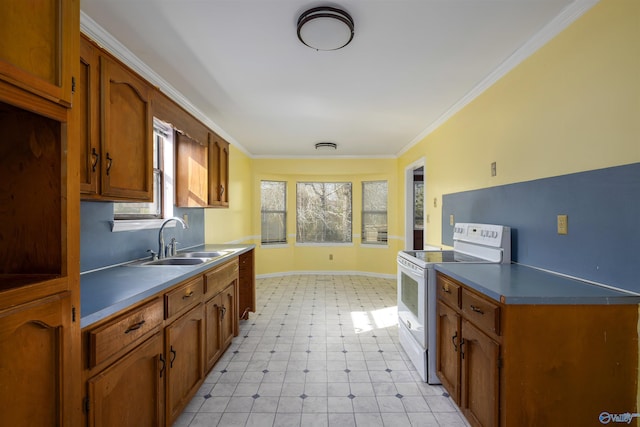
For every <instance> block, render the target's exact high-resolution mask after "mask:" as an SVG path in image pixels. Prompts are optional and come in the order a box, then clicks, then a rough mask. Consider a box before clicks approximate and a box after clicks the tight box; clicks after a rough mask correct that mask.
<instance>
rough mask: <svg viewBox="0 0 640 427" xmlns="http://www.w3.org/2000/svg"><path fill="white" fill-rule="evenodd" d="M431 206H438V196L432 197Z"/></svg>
mask: <svg viewBox="0 0 640 427" xmlns="http://www.w3.org/2000/svg"><path fill="white" fill-rule="evenodd" d="M433 207H434V208H437V207H438V198H437V197H434V198H433Z"/></svg>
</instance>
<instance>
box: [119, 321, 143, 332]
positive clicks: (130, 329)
mask: <svg viewBox="0 0 640 427" xmlns="http://www.w3.org/2000/svg"><path fill="white" fill-rule="evenodd" d="M145 322H146V321H145V320H141V321H139V322H138V323H135V324H133V325H131V326H129V327H128V328H127V330H126V331H124V333H125V334H128V333H129V332H133V331H137V330H138V329H140V328H141V327H142V325H144V323H145Z"/></svg>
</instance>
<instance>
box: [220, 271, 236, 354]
mask: <svg viewBox="0 0 640 427" xmlns="http://www.w3.org/2000/svg"><path fill="white" fill-rule="evenodd" d="M221 296H222V316H221V332H222V337H221V338H222V348H223V349H226V348H227V347H229V345H230V344H231V340H233V337H234V335H236V324H237V323H236V322H237V319H238V318H237V314H236V282H235V281H234V282H233V283H231V284H230V285H229V286H227V287H226V288H225V290H224V291H222V294H221Z"/></svg>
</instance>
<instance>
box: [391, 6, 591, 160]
mask: <svg viewBox="0 0 640 427" xmlns="http://www.w3.org/2000/svg"><path fill="white" fill-rule="evenodd" d="M599 1H600V0H576V1H574V2H572V3H571V4H570V5H568V6H567V7H566V8H564V10H562V12H560V14H559V15H557V16H556V17H555V18H553V19H552V20H551V21H549V22H548V23H547V25H545V26H544V27H543V28H542V29H541V30H540V31H538V32H537V33H536V34H535V35H534V36H533V37H531V38H530V39H529V40H527V41H526V43H525V44H523V45H522V46H520V47H519V48H518V49H516V50H515V52H513V53H512V54H511V55H510V56H509V57H508V58H507V59H505V60H504V62H502V64H500V65H499V66H498V67H497V68H495V69H494V70H493V71H492V72H491V73H489V75H487V76H486V77H485V78H484V79H483V80H481V81H480V83H478V84H477V85H476V86H475V87H473V88H472V89H471V90H470V91H469V92H467V94H466V95H465V96H463V97H462V98H461V99H460V100H458V102H456V103H455V104H453V105H452V106H451V107H450V108H449V109H448V110H447V111H445V112H444V114H442V115H441V116H440V117H438V118H437V119H436V120H435V121H434V122H432V123H431V124H430V125H429V126H427V127H426V128H425V129H424V130H423V131H422V132H420V133H419V134H418V135H417V136H416V137H415V138H413V140H412V141H411V142H409V143H408V144H407V145H406V146H405V147H404V148H403V149H402V150H400V151H399V152H398V153H397V154H396V156H397V157H400V156H401V155H403V154H404V153H405V152H407V151H408V150H409V149H410V148H411V147H413V146H414V145H416V144H417V143H418V142H420V141H422V140H423V139H424V138H426V137H427V136H428V135H429V134H430V133H431V132H433V131H434V130H436V129H437V128H439V127H440V126H441V125H442V124H444V123H445V122H446V121H447V120H449V119H450V118H451V117H453V116H454V115H455V114H456V113H457V112H459V111H460V110H462V109H463V108H464V107H465V106H466V105H467V104H469V103H470V102H471V101H473V100H474V99H476V98H477V97H478V96H480V94H482V92H484V91H485V90H487V89H488V88H490V87H491V86H493V84H494V83H496V82H497V81H498V80H500V79H501V78H502V77H504V76H505V75H506V74H507V73H508V72H509V71H511V70H512V69H514V68H515V67H516V66H518V65H519V64H520V63H521V62H522V61H524V60H525V59H527V58H528V57H529V56H531V55H533V54H534V53H535V52H536V51H537V50H538V49H540V48H541V47H542V46H544V45H545V44H546V43H547V42H549V41H550V40H551V39H553V38H554V37H555V36H557V35H558V34H560V33H561V32H562V31H563V30H564V29H565V28H567V27H568V26H569V25H570V24H571V23H573V22H574V21H575V20H576V19H578V18H579V17H580V16H582V15H583V14H584V13H586V12H587V11H588V10H589V9H591V8H592V7H593V6H595V5H596V4H597V3H598V2H599Z"/></svg>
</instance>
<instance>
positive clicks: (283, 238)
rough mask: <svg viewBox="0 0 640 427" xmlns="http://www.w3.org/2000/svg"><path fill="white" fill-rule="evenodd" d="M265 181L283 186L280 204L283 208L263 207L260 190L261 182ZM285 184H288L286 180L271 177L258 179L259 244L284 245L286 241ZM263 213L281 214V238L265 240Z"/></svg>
mask: <svg viewBox="0 0 640 427" xmlns="http://www.w3.org/2000/svg"><path fill="white" fill-rule="evenodd" d="M266 182H269V183H276V184H281V185H282V187H283V191H282V196H283V200H282V206H283V207H284V209H283V210H279V209H265V208H264V204H263V203H262V191H263V189H262V184H263V183H266ZM287 184H288V183H287V181H278V180H271V179H262V180H260V244H261V245H265V246H273V245H286V244H287V243H288V242H287ZM265 214H282V224H283V235H282V240H277V241H275V240H274V241H265V235H264V227H263V226H262V225H263V224H264V221H263V217H264V215H265Z"/></svg>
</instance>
